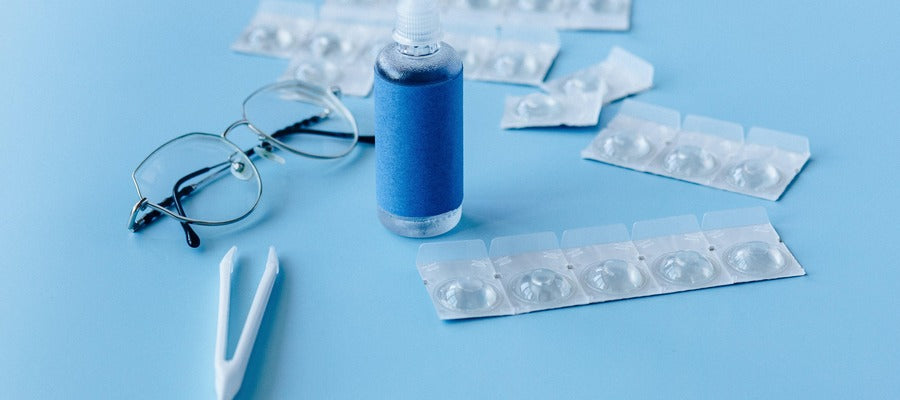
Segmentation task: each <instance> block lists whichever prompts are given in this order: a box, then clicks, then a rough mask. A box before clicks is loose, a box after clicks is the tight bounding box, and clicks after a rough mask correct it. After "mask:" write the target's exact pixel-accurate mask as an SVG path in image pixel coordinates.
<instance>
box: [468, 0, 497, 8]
mask: <svg viewBox="0 0 900 400" xmlns="http://www.w3.org/2000/svg"><path fill="white" fill-rule="evenodd" d="M460 5H462V6H463V7H466V8H470V9H473V10H493V9H498V8H500V5H501V3H500V0H462V1H461V2H460Z"/></svg>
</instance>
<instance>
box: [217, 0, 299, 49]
mask: <svg viewBox="0 0 900 400" xmlns="http://www.w3.org/2000/svg"><path fill="white" fill-rule="evenodd" d="M315 15H316V9H315V6H314V5H313V4H311V3H297V2H288V1H262V2H260V3H259V8H257V10H256V15H255V16H254V17H253V19H252V20H251V21H250V24H248V25H247V27H246V28H244V30H243V31H242V32H241V34H240V36H238V38H237V40H235V41H234V43H232V45H231V49H232V50H234V51H239V52H242V53H249V54H256V55H263V56H271V57H280V58H290V57H291V56H292V55H293V54H294V53H295V52H296V51H298V49H299V48H300V45H301V43H302V42H303V41H304V40H306V38H307V36H308V35H309V34H310V32H312V30H313V28H314V27H315V23H316V22H315V20H316V19H315Z"/></svg>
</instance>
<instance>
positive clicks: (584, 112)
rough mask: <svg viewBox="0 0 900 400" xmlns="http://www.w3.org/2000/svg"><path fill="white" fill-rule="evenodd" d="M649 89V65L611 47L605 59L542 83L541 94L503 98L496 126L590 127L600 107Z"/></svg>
mask: <svg viewBox="0 0 900 400" xmlns="http://www.w3.org/2000/svg"><path fill="white" fill-rule="evenodd" d="M651 86H653V65H652V64H650V63H649V62H647V61H646V60H644V59H642V58H640V57H638V56H636V55H634V54H632V53H629V52H628V51H626V50H624V49H622V48H620V47H613V48H612V50H610V52H609V55H608V56H607V57H606V59H605V60H604V61H602V62H600V63H598V64H595V65H592V66H590V67H587V68H584V69H581V70H579V71H576V72H574V73H572V74H569V75H566V76H563V77H560V78H557V79H554V80H551V81H548V82H545V83H544V84H542V85H541V89H543V90H544V92H545V93H531V94H528V95H525V96H507V97H506V103H505V106H504V111H503V118H502V119H501V121H500V127H501V128H503V129H511V128H530V127H548V126H560V125H565V126H593V125H597V122H598V120H599V119H600V110H601V108H602V107H603V105H604V104H608V103H610V102H612V101H615V100H618V99H621V98H623V97H626V96H629V95H632V94H635V93H639V92H642V91H644V90H647V89H649V88H650V87H651Z"/></svg>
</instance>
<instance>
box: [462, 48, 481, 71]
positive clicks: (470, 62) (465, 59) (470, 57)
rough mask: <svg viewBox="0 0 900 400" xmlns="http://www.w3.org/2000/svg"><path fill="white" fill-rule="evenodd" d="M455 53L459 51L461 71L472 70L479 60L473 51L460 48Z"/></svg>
mask: <svg viewBox="0 0 900 400" xmlns="http://www.w3.org/2000/svg"><path fill="white" fill-rule="evenodd" d="M457 53H459V58H460V59H461V60H462V63H463V71H472V70H474V69H475V67H477V66H478V64H479V63H480V62H481V60H480V59H479V58H478V54H477V53H476V52H474V51H471V50H466V49H462V50H459V51H458V52H457Z"/></svg>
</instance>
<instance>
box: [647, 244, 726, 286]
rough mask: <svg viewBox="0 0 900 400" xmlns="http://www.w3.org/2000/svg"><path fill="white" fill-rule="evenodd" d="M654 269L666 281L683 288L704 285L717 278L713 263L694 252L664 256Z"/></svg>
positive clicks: (681, 251) (685, 251)
mask: <svg viewBox="0 0 900 400" xmlns="http://www.w3.org/2000/svg"><path fill="white" fill-rule="evenodd" d="M654 267H655V268H656V272H657V273H658V274H659V275H660V277H662V278H663V279H664V280H666V281H668V282H669V283H674V284H678V285H682V286H694V285H702V284H704V283H708V282H710V281H712V280H713V278H715V277H716V267H715V266H714V265H713V264H712V262H711V261H709V259H708V258H706V257H704V256H703V255H702V254H700V253H698V252H696V251H694V250H680V251H676V252H672V253H668V254H664V255H662V256H660V257H659V259H657V260H656V263H654Z"/></svg>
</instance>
